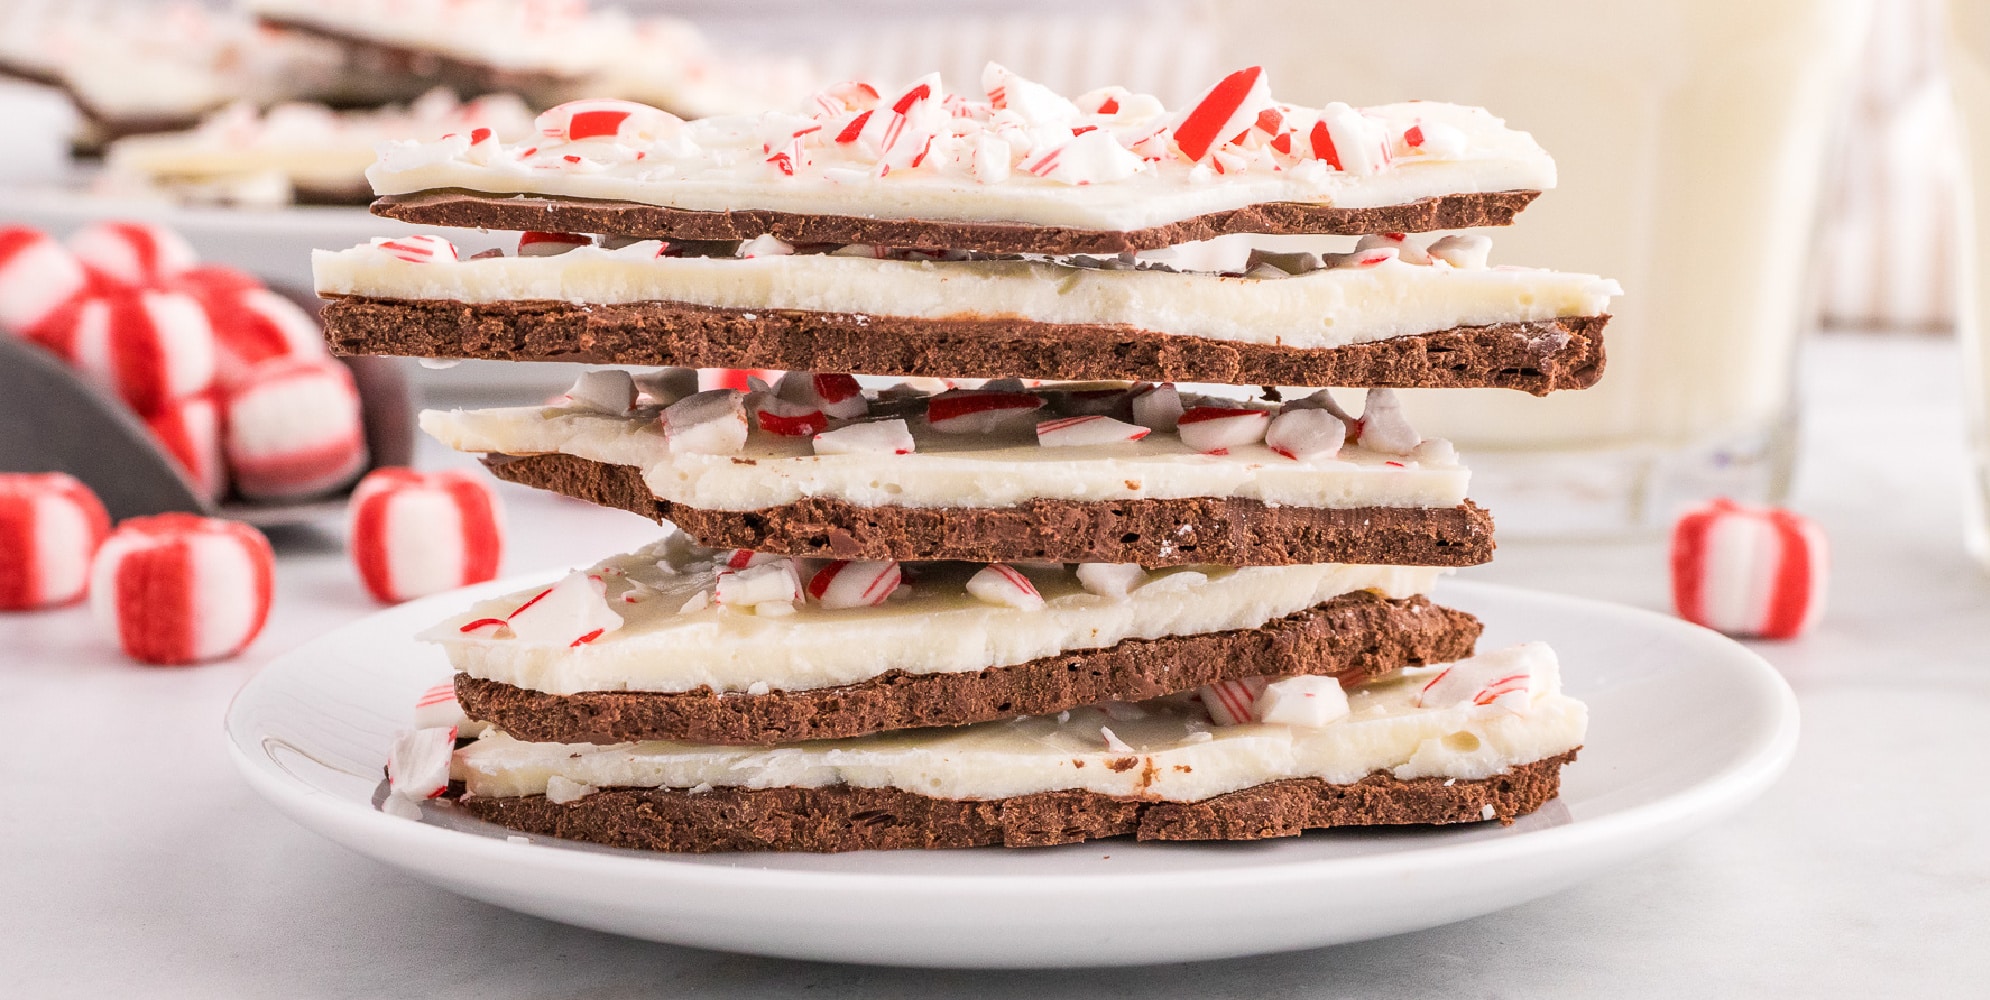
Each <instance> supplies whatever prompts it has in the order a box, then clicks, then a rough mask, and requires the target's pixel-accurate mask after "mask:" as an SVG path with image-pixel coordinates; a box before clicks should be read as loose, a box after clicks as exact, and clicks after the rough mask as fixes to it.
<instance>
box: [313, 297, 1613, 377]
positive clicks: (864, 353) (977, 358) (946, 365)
mask: <svg viewBox="0 0 1990 1000" xmlns="http://www.w3.org/2000/svg"><path fill="white" fill-rule="evenodd" d="M324 320H325V336H326V339H327V340H329V341H330V342H331V345H332V347H333V349H334V350H336V351H338V352H339V353H342V354H398V355H406V356H412V357H426V358H482V359H487V360H498V361H585V362H589V363H592V364H616V365H678V366H682V367H686V368H741V367H750V368H772V369H779V370H796V369H799V370H804V371H822V372H860V373H863V374H868V375H902V376H923V377H933V378H1011V377H1013V378H1038V379H1070V380H1091V379H1132V380H1146V381H1150V382H1217V383H1223V384H1227V385H1292V386H1314V387H1319V386H1345V387H1354V388H1397V389H1469V388H1487V387H1491V388H1505V389H1519V390H1521V391H1523V392H1529V393H1533V394H1534V395H1537V396H1541V395H1546V394H1547V393H1549V392H1551V391H1554V390H1556V389H1582V388H1587V387H1588V386H1590V385H1592V384H1594V383H1595V382H1596V380H1597V379H1598V378H1599V377H1601V376H1602V374H1603V326H1604V324H1605V323H1607V322H1608V321H1609V317H1608V316H1607V315H1606V316H1569V317H1563V318H1559V319H1553V320H1539V321H1534V322H1526V323H1498V324H1493V325H1489V326H1461V327H1453V328H1452V329H1449V330H1442V331H1437V332H1432V333H1421V334H1411V335H1406V336H1401V337H1391V338H1388V339H1386V340H1377V341H1371V342H1369V343H1363V344H1349V345H1346V346H1342V347H1333V348H1298V347H1286V346H1282V345H1277V344H1244V343H1237V342H1235V341H1223V340H1213V339H1208V338H1203V337H1186V336H1179V335H1173V334H1162V333H1154V332H1152V331H1148V330H1142V329H1139V328H1137V327H1132V326H1125V325H1110V324H1098V325H1084V324H1064V323H1038V322H1033V321H1030V320H1021V319H1002V318H976V317H950V318H946V319H921V318H913V317H904V316H873V315H865V314H856V313H829V312H813V311H809V310H801V309H752V310H747V309H722V308H716V307H711V306H696V305H687V304H685V303H681V302H662V301H656V302H636V303H627V304H620V305H590V304H586V303H573V302H555V301H549V300H543V299H530V300H525V299H521V300H512V301H505V302H488V303H475V304H471V303H464V302H457V301H453V300H446V299H383V298H372V297H366V296H346V297H335V298H333V299H332V301H331V302H330V303H329V304H328V305H326V306H325V311H324Z"/></svg>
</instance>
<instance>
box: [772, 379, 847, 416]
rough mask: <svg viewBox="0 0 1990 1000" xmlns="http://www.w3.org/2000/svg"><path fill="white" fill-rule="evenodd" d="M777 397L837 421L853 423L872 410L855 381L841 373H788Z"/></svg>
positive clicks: (775, 388) (777, 390)
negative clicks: (819, 411) (850, 421)
mask: <svg viewBox="0 0 1990 1000" xmlns="http://www.w3.org/2000/svg"><path fill="white" fill-rule="evenodd" d="M774 394H775V395H776V396H778V397H780V398H781V399H784V400H787V401H789V402H793V403H800V404H802V405H804V406H807V407H810V408H812V409H816V410H821V411H822V413H823V415H824V416H827V417H830V418H832V419H835V420H854V419H856V418H858V417H862V416H865V415H867V414H868V413H870V408H871V407H870V402H869V401H868V400H866V399H865V398H864V391H863V388H862V387H861V386H859V385H858V384H857V380H856V378H855V377H854V376H851V375H847V374H844V373H841V372H802V371H794V372H788V373H786V374H784V375H782V376H781V379H780V381H779V382H778V383H776V385H775V387H774Z"/></svg>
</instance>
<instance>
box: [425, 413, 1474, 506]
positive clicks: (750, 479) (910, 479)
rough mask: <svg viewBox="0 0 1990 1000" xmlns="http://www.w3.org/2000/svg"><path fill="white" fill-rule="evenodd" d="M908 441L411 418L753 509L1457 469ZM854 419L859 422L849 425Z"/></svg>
mask: <svg viewBox="0 0 1990 1000" xmlns="http://www.w3.org/2000/svg"><path fill="white" fill-rule="evenodd" d="M905 423H906V426H907V428H908V429H909V430H910V432H911V435H912V440H913V442H914V444H915V448H914V450H913V451H912V452H911V453H909V454H893V453H891V452H889V451H882V452H881V451H875V450H863V451H849V452H841V453H827V452H825V453H816V452H815V451H812V449H811V445H810V442H809V439H808V438H804V437H779V436H775V435H772V434H767V433H765V432H762V431H758V430H755V431H753V432H752V433H751V434H750V435H749V436H748V438H747V441H746V444H745V446H744V447H743V448H742V449H741V450H739V451H737V452H734V453H731V454H715V455H714V454H697V453H693V452H688V451H682V450H673V449H672V448H671V446H670V440H669V438H668V436H667V434H666V431H665V430H664V427H663V425H662V423H661V422H660V421H659V420H658V419H657V414H656V411H655V410H654V409H653V408H647V409H639V410H637V411H636V412H635V413H633V414H631V415H628V416H609V415H606V414H601V413H595V412H589V411H586V410H581V409H577V408H561V407H551V408H549V407H510V408H500V409H488V410H427V411H424V412H423V413H422V415H421V426H422V430H424V431H426V432H428V433H429V434H430V435H431V436H433V437H435V438H436V439H438V440H440V441H441V442H442V443H443V444H446V445H448V446H450V447H451V448H454V449H456V450H458V451H465V452H476V453H485V454H499V455H550V454H564V455H572V456H574V457H576V458H584V459H587V460H589V461H594V462H604V463H608V464H612V465H631V466H635V467H637V468H639V469H641V470H643V481H644V482H645V483H646V484H647V485H648V486H649V488H650V492H651V493H652V494H654V495H655V496H657V497H658V498H660V499H664V500H669V501H671V502H673V503H681V504H686V505H688V506H691V507H696V508H699V509H701V510H759V509H762V508H766V507H777V506H781V505H783V504H790V503H794V502H796V501H799V500H802V499H804V498H808V497H824V498H829V499H835V500H842V501H845V502H848V503H853V504H857V505H860V506H866V507H877V506H898V507H1010V506H1014V505H1016V504H1018V503H1021V502H1023V501H1026V500H1032V499H1046V500H1077V501H1101V500H1132V499H1157V500H1177V499H1184V498H1190V497H1239V498H1243V499H1251V500H1260V501H1263V502H1265V503H1268V504H1279V505H1284V506H1291V507H1328V508H1347V507H1455V506H1457V505H1458V504H1461V503H1463V502H1464V501H1465V488H1466V484H1467V481H1468V480H1469V478H1470V473H1469V472H1468V471H1467V470H1466V469H1465V467H1464V466H1463V465H1461V464H1460V463H1459V461H1458V456H1457V453H1456V452H1455V451H1454V450H1453V449H1452V448H1451V445H1450V443H1449V442H1446V441H1443V440H1441V439H1432V440H1429V441H1425V442H1424V443H1422V444H1420V445H1417V446H1416V448H1415V449H1414V450H1413V451H1411V452H1410V453H1409V454H1407V455H1395V454H1388V453H1384V452H1378V451H1372V450H1370V449H1368V448H1365V447H1360V446H1357V445H1355V444H1353V443H1350V444H1348V445H1347V446H1344V447H1342V448H1341V449H1340V450H1339V451H1338V453H1337V454H1335V455H1329V456H1323V457H1315V458H1308V459H1303V460H1299V459H1292V458H1287V457H1285V456H1284V455H1280V454H1278V453H1276V452H1274V451H1272V450H1271V449H1270V448H1269V447H1266V446H1265V445H1263V444H1249V445H1241V446H1238V447H1234V448H1230V449H1229V450H1228V452H1227V453H1226V454H1221V455H1210V454H1199V453H1197V452H1195V451H1194V450H1192V449H1191V448H1189V446H1188V445H1186V444H1184V443H1183V442H1182V440H1181V438H1180V437H1179V436H1177V435H1176V434H1175V433H1174V432H1171V431H1169V432H1162V431H1157V432H1155V433H1152V434H1149V435H1147V436H1146V437H1145V438H1142V439H1140V440H1138V441H1123V442H1117V443H1112V444H1100V445H1083V446H1077V447H1069V448H1062V447H1059V448H1046V447H1042V446H1040V445H1039V444H1037V443H1036V439H1035V436H1034V431H1033V428H1032V426H1031V425H1030V424H1028V423H1024V424H1022V425H1021V426H1019V427H1015V428H1011V429H1008V430H997V431H994V432H990V433H987V434H942V433H938V432H936V431H934V430H933V429H932V428H931V426H930V425H929V424H928V423H927V422H926V420H925V419H923V418H920V417H917V416H914V417H911V418H908V419H907V420H906V421H905ZM851 426H866V425H851Z"/></svg>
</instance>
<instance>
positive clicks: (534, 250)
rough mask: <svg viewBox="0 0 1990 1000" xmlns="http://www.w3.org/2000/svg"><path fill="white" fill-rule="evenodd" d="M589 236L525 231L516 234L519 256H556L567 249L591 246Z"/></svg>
mask: <svg viewBox="0 0 1990 1000" xmlns="http://www.w3.org/2000/svg"><path fill="white" fill-rule="evenodd" d="M593 245H594V240H593V238H591V237H587V236H582V235H581V234H579V233H541V232H526V233H519V234H518V255H519V256H520V257H557V256H559V255H560V254H563V253H566V252H567V251H569V250H574V249H578V248H580V247H586V246H593Z"/></svg>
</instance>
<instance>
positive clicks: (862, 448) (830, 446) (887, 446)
mask: <svg viewBox="0 0 1990 1000" xmlns="http://www.w3.org/2000/svg"><path fill="white" fill-rule="evenodd" d="M810 443H811V444H812V445H813V446H814V448H815V453H816V454H818V455H910V454H912V452H913V450H914V448H915V447H916V446H915V444H914V442H913V440H912V431H911V429H910V428H908V427H906V426H905V421H903V420H879V421H875V422H872V423H866V424H851V425H850V426H848V427H838V428H837V429H835V430H833V431H823V432H822V433H820V434H817V435H815V436H814V437H813V438H811V439H810Z"/></svg>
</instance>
